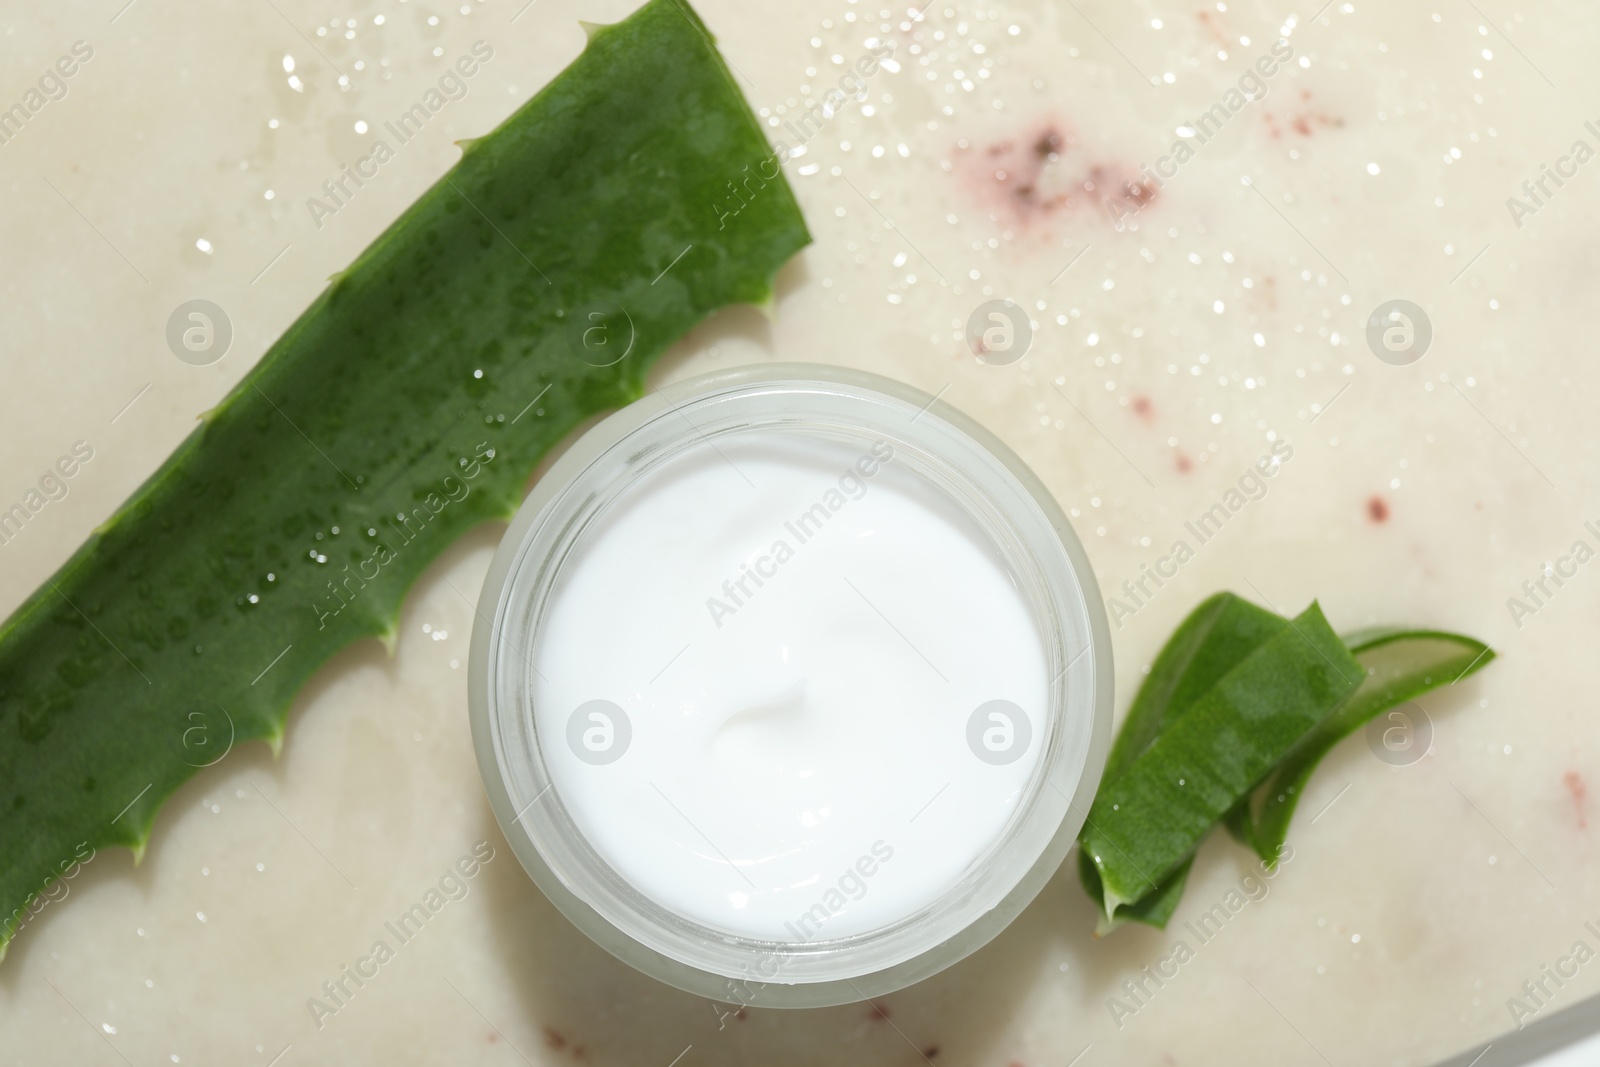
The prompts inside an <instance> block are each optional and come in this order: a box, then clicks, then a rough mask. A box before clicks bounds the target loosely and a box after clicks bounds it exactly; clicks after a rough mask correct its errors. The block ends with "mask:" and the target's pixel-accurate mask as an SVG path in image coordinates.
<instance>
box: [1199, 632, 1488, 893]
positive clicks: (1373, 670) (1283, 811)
mask: <svg viewBox="0 0 1600 1067" xmlns="http://www.w3.org/2000/svg"><path fill="white" fill-rule="evenodd" d="M1344 640H1345V644H1346V646H1347V647H1348V648H1349V649H1350V652H1351V653H1352V654H1353V655H1354V656H1355V658H1356V661H1357V662H1358V663H1360V664H1361V666H1362V670H1363V672H1364V673H1365V675H1366V679H1365V681H1363V682H1362V684H1361V688H1359V689H1358V690H1356V692H1355V693H1354V694H1353V695H1352V696H1351V697H1350V699H1349V700H1348V701H1346V702H1345V704H1344V705H1343V706H1341V707H1340V708H1339V709H1338V710H1337V711H1335V712H1334V713H1333V714H1332V715H1329V716H1328V717H1327V718H1326V719H1324V720H1323V721H1322V722H1320V723H1318V724H1317V725H1316V727H1315V728H1313V729H1312V730H1311V732H1310V733H1308V734H1306V736H1305V737H1304V738H1302V739H1301V741H1300V742H1299V743H1298V744H1296V745H1295V747H1294V749H1293V750H1292V751H1291V752H1290V753H1289V754H1288V755H1287V756H1285V757H1284V758H1283V761H1282V762H1281V763H1279V764H1278V766H1277V767H1275V768H1273V771H1272V773H1271V774H1270V775H1269V776H1268V777H1267V779H1266V781H1265V782H1263V783H1262V784H1261V786H1260V788H1259V789H1257V790H1256V791H1255V793H1254V795H1253V796H1252V798H1251V799H1249V800H1248V801H1247V802H1246V803H1245V804H1241V805H1240V806H1239V808H1238V809H1237V814H1234V815H1232V817H1231V819H1230V823H1234V824H1237V830H1236V833H1235V836H1238V837H1239V839H1240V840H1241V841H1243V842H1244V843H1245V844H1246V845H1247V846H1249V847H1250V848H1252V849H1254V850H1255V853H1256V854H1257V855H1258V856H1260V857H1261V859H1262V860H1263V861H1264V862H1266V864H1267V865H1268V866H1269V867H1270V866H1272V865H1273V864H1275V863H1276V862H1277V857H1278V849H1279V846H1281V845H1282V844H1283V843H1284V841H1285V840H1286V839H1287V837H1288V834H1289V820H1290V819H1292V818H1293V817H1294V810H1295V806H1296V805H1297V804H1298V803H1299V801H1300V797H1301V795H1302V794H1303V793H1304V792H1305V785H1306V782H1308V781H1309V780H1310V779H1311V774H1312V772H1313V771H1315V770H1316V769H1317V764H1319V763H1321V762H1322V758H1323V757H1324V756H1326V755H1327V754H1328V752H1329V751H1330V750H1331V749H1332V748H1333V746H1334V745H1336V744H1338V743H1339V742H1340V741H1342V740H1344V739H1345V738H1346V737H1348V736H1349V735H1350V734H1352V733H1354V732H1355V731H1357V730H1359V729H1361V728H1362V727H1363V726H1365V725H1366V724H1367V723H1368V721H1370V720H1371V719H1372V718H1373V716H1375V715H1378V714H1379V713H1381V712H1383V711H1387V710H1388V709H1390V708H1392V707H1394V706H1395V705H1397V704H1403V703H1405V702H1406V701H1408V700H1412V699H1414V698H1416V697H1418V696H1421V695H1422V694H1423V693H1426V692H1429V691H1430V690H1433V689H1437V688H1439V687H1440V686H1443V685H1454V684H1455V683H1456V682H1459V681H1460V680H1461V679H1462V678H1465V677H1466V676H1467V675H1469V674H1473V673H1475V672H1477V671H1479V670H1482V669H1483V668H1484V667H1486V666H1488V664H1489V663H1490V662H1491V661H1492V660H1493V659H1494V651H1493V650H1492V649H1490V648H1489V646H1488V645H1486V644H1484V643H1483V642H1482V641H1478V640H1476V639H1474V638H1471V637H1467V636H1466V635H1465V634H1457V633H1450V632H1448V631H1445V630H1407V629H1401V628H1393V627H1385V628H1382V629H1371V630H1363V631H1360V632H1358V633H1353V634H1349V635H1346V637H1345V639H1344Z"/></svg>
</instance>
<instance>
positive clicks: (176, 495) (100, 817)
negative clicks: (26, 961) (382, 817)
mask: <svg viewBox="0 0 1600 1067" xmlns="http://www.w3.org/2000/svg"><path fill="white" fill-rule="evenodd" d="M731 189H737V190H738V198H737V199H736V200H735V199H730V196H731V195H732V194H731V193H730V190H731ZM808 240H809V237H808V236H807V233H806V229H805V224H804V222H803V220H802V219H801V217H800V213H799V210H798V208H797V207H796V205H795V201H794V198H793V196H792V195H791V193H790V191H789V188H788V186H787V185H786V183H785V182H784V180H783V178H782V176H781V175H780V174H779V168H778V164H777V162H776V160H775V159H774V158H773V154H772V151H771V150H770V149H769V148H768V146H767V144H766V142H765V140H764V138H763V136H762V133H761V130H760V128H759V126H758V125H757V122H756V119H755V117H754V116H753V115H752V114H751V113H750V110H749V108H748V106H747V105H746V104H745V102H744V100H743V98H742V97H741V96H740V94H739V92H738V90H737V89H736V88H735V86H734V84H733V81H732V79H731V77H730V76H729V73H728V69H727V67H726V65H725V64H724V63H723V61H722V59H721V58H720V57H719V56H718V55H717V53H716V51H715V49H714V48H713V46H712V43H711V38H710V37H709V35H708V34H707V32H706V28H705V27H704V25H702V24H701V22H700V20H699V18H698V17H697V16H696V15H695V14H694V12H692V11H691V10H690V9H689V8H688V6H687V5H686V4H685V3H683V2H682V0H651V2H650V3H648V4H646V5H645V6H644V7H643V8H641V9H640V10H639V11H638V12H636V13H635V14H633V15H632V16H630V17H629V18H627V19H626V20H624V21H623V22H620V23H618V24H616V25H613V26H602V27H590V38H589V41H588V44H587V47H586V48H585V50H584V52H583V54H582V55H581V56H580V57H579V58H578V59H577V60H576V61H574V63H573V64H572V65H571V66H570V67H569V68H568V69H567V70H566V71H565V72H563V73H562V74H561V75H560V76H559V77H557V78H556V79H555V80H554V81H553V82H552V83H551V84H550V85H548V86H547V87H546V88H545V89H544V90H543V91H541V92H540V93H539V94H538V95H537V96H535V97H534V98H533V99H532V100H531V101H529V102H528V103H527V104H526V105H524V106H523V107H522V108H521V109H520V110H519V111H518V112H517V113H516V114H515V115H513V116H512V117H511V118H510V119H509V120H508V121H507V122H506V123H505V124H504V125H502V126H501V127H500V128H499V129H497V130H496V131H495V132H493V133H491V134H489V135H488V136H486V137H483V138H481V139H479V140H475V141H472V142H469V143H467V144H466V145H465V146H464V155H463V158H462V159H461V161H460V162H459V163H458V164H457V165H456V166H455V167H454V168H453V169H452V170H451V171H450V172H449V173H447V174H446V175H445V176H444V178H443V179H442V180H440V181H439V182H438V183H437V184H436V185H435V186H434V187H433V188H431V189H430V190H429V191H428V192H427V193H425V194H423V196H422V197H421V199H419V200H418V201H417V203H416V204H414V205H413V206H412V207H411V208H410V209H408V210H407V211H406V213H405V214H404V215H402V216H401V217H400V218H399V219H398V220H397V221H396V222H395V223H394V224H393V225H391V226H390V227H389V228H388V229H387V230H386V231H385V232H384V233H383V234H382V236H380V237H379V238H378V239H377V240H376V241H375V242H374V243H373V244H372V246H371V247H369V248H368V249H367V250H366V251H365V252H363V253H362V254H361V256H360V257H359V258H358V259H357V260H356V261H355V263H353V264H352V265H351V266H350V267H349V269H348V270H346V271H344V272H342V273H341V274H339V275H337V276H336V277H335V278H334V279H333V281H332V283H331V284H330V285H329V286H328V288H327V289H326V290H325V291H324V292H323V293H322V294H321V295H320V296H319V297H318V298H317V299H316V300H315V302H313V304H312V305H311V307H310V308H309V309H308V310H307V311H306V312H305V313H304V314H303V315H301V316H300V318H299V319H298V320H297V321H296V322H295V323H294V325H293V326H291V327H290V328H289V330H288V332H287V333H285V334H284V336H283V337H282V338H281V339H280V340H279V341H278V342H277V343H276V344H275V345H274V346H273V347H272V348H271V350H270V351H268V352H267V354H266V355H265V356H264V357H263V358H262V360H261V362H260V363H259V364H258V365H257V366H256V367H255V368H254V369H253V370H252V371H251V372H250V373H249V374H248V375H246V376H245V378H244V379H243V380H242V381H241V382H240V383H239V385H238V386H237V387H236V388H235V389H234V390H233V391H232V392H231V393H230V394H229V395H228V396H227V397H226V399H224V400H223V401H222V403H220V404H219V405H218V406H217V407H216V408H214V409H213V410H211V411H209V412H207V413H206V414H205V415H204V416H203V418H202V420H201V424H200V425H199V427H197V428H196V430H195V431H194V433H192V434H191V435H190V436H189V437H188V439H186V440H185V441H184V442H183V444H182V445H180V446H179V448H178V449H177V451H176V452H175V453H174V454H173V455H172V456H171V458H169V459H168V460H167V462H166V463H165V464H164V465H163V466H162V467H161V468H160V469H159V470H158V471H156V473H155V474H154V475H152V476H151V478H150V479H149V480H148V481H147V482H146V483H145V484H144V485H143V486H142V487H141V488H140V489H139V490H138V491H137V492H136V493H135V494H134V495H133V497H132V498H131V499H129V500H128V502H127V503H126V504H124V505H123V506H122V508H121V509H120V510H119V511H118V512H117V513H116V514H115V515H114V516H113V517H112V518H111V519H110V520H109V521H107V522H106V523H105V524H104V525H103V526H101V527H100V528H99V529H98V530H97V531H96V532H95V533H94V535H93V536H92V537H91V538H90V540H89V541H88V543H87V544H85V545H84V546H83V547H82V548H80V549H79V550H78V551H77V552H76V553H75V554H74V555H73V556H72V558H71V559H70V560H68V561H67V563H66V564H65V565H64V566H63V567H62V568H61V569H60V571H58V572H57V573H56V574H55V575H54V576H53V577H51V578H50V579H49V580H48V581H47V582H46V583H45V585H44V587H43V588H42V589H40V590H39V591H38V592H36V593H35V594H34V595H33V596H32V597H30V598H29V599H28V600H27V601H26V602H25V603H24V604H23V605H22V606H21V607H20V608H19V609H18V610H17V611H16V613H15V614H14V615H13V616H12V617H11V618H10V619H9V620H8V621H7V622H6V623H5V625H4V627H3V628H0V813H3V814H0V949H3V947H4V945H5V944H6V943H7V942H9V940H10V938H11V937H12V936H13V935H14V933H15V931H16V929H17V925H18V922H19V921H20V919H21V918H22V916H23V915H24V909H25V907H26V905H27V903H28V902H29V901H30V900H31V899H32V898H34V897H35V896H37V895H38V894H39V893H40V892H41V890H42V889H43V888H44V887H45V885H46V884H47V883H48V882H49V881H50V880H51V879H52V878H54V877H56V876H57V875H58V874H59V872H60V871H62V870H64V869H66V866H67V865H68V864H69V863H70V861H71V860H73V859H74V857H75V856H76V855H77V854H78V853H77V849H78V848H79V847H80V843H86V845H87V847H90V848H99V847H104V846H107V845H117V844H120V845H127V846H130V847H132V848H133V849H134V850H135V851H136V852H142V849H143V847H144V845H145V842H146V841H147V840H148V837H149V833H150V826H151V823H152V821H153V819H154V817H155V814H156V811H157V809H158V808H159V806H160V805H161V803H162V801H163V800H164V799H165V798H166V797H167V796H169V795H170V794H171V793H172V792H173V791H174V790H175V789H177V788H178V786H179V785H180V784H182V783H183V782H184V780H185V779H187V778H188V777H189V776H190V775H192V774H193V773H194V772H195V769H196V766H197V765H204V764H208V763H210V762H214V760H215V759H216V758H217V756H218V754H219V752H225V751H226V750H227V746H228V745H229V744H231V743H233V742H234V741H246V740H251V739H266V740H269V741H271V742H272V743H273V744H274V745H277V744H278V743H279V742H280V740H281V738H282V735H283V730H284V721H285V717H286V715H287V710H288V705H289V702H290V700H291V698H292V697H293V696H294V694H295V692H296V691H297V690H298V689H299V688H300V686H301V685H302V684H303V683H304V682H305V680H306V679H307V678H308V677H310V675H311V674H312V673H313V672H314V671H315V670H316V669H317V668H318V667H319V666H320V665H321V664H322V663H324V662H326V661H327V660H328V658H329V657H330V656H332V655H333V654H334V653H335V652H336V651H337V650H338V649H340V648H341V647H343V646H345V645H348V644H350V643H351V642H353V641H355V640H357V639H360V638H363V637H372V636H380V637H388V638H389V639H390V640H391V641H392V635H393V633H394V627H395V625H396V622H397V619H398V614H399V608H400V603H401V600H402V598H403V596H404V594H405V591H406V589H407V588H408V587H409V586H410V585H411V583H412V582H413V581H415V580H416V578H417V576H418V575H419V574H420V573H421V572H422V571H423V569H424V568H425V567H426V566H427V565H428V563H429V562H430V561H431V560H433V559H434V558H435V557H436V556H437V555H438V554H439V553H440V552H441V551H442V550H443V549H444V548H445V547H446V546H447V545H448V544H449V543H450V542H451V541H452V540H454V539H455V538H456V537H458V536H459V535H460V534H462V533H463V532H464V531H466V530H467V529H469V528H471V527H473V526H475V525H477V524H479V523H481V522H484V521H486V520H491V519H503V518H506V517H508V516H509V515H510V514H511V513H512V511H513V510H514V509H515V507H516V505H517V503H518V501H519V500H520V499H521V496H522V490H523V487H524V485H525V483H526V480H527V478H528V476H529V474H530V473H531V472H532V471H533V470H534V468H535V466H536V465H537V463H538V462H539V459H540V457H541V456H543V455H544V454H545V452H546V451H547V450H548V449H549V448H550V447H551V446H552V445H554V444H555V443H556V442H557V441H559V440H560V439H561V438H562V436H563V435H564V434H566V433H567V432H569V431H570V430H572V429H573V428H574V427H576V426H577V425H579V424H580V423H581V422H582V421H583V420H584V419H585V418H587V417H589V416H590V415H592V414H594V413H596V412H599V411H602V410H605V409H608V408H613V407H617V406H620V405H622V404H625V403H627V402H629V401H631V400H633V399H635V398H637V397H638V396H639V395H640V394H641V392H642V389H643V383H644V375H645V372H646V370H647V368H648V367H649V366H650V364H651V362H652V361H653V360H654V359H655V358H656V357H657V356H658V355H660V353H661V352H662V351H663V350H664V349H665V348H666V347H667V346H668V345H669V344H671V343H672V342H673V341H674V340H675V339H677V338H678V337H680V336H682V335H683V333H684V332H685V331H687V330H688V329H689V328H690V327H691V326H693V325H694V324H695V323H696V322H698V321H700V320H701V319H703V318H704V317H705V316H706V315H707V314H709V313H710V312H712V311H713V310H714V309H716V308H718V307H721V306H724V305H727V304H732V303H738V302H751V303H758V304H759V303H764V302H768V301H770V299H771V296H772V281H773V277H774V275H775V274H776V272H777V270H778V268H779V267H780V266H782V264H783V263H784V262H785V261H786V260H788V259H789V258H790V257H791V256H792V255H793V254H794V253H795V252H796V251H797V250H799V249H800V248H801V247H802V246H803V245H805V244H806V243H807V241H808ZM597 364H606V365H604V366H600V365H597ZM197 730H199V733H198V734H197V733H196V731H197Z"/></svg>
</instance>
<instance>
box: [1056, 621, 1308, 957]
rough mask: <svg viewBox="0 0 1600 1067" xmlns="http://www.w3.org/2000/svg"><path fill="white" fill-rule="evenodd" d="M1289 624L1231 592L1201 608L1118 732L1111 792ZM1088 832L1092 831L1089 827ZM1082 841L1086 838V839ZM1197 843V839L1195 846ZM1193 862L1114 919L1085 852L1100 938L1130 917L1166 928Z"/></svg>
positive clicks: (1170, 643) (1082, 871)
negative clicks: (1174, 725) (1197, 705)
mask: <svg viewBox="0 0 1600 1067" xmlns="http://www.w3.org/2000/svg"><path fill="white" fill-rule="evenodd" d="M1288 625H1289V620H1287V619H1285V618H1284V617H1283V616H1281V615H1278V614H1276V613H1275V612H1271V611H1267V610H1265V609H1263V608H1258V607H1256V606H1255V605H1254V604H1251V603H1250V602H1249V601H1246V600H1243V599H1241V598H1239V597H1237V596H1235V595H1234V594H1232V593H1217V594H1215V595H1214V596H1211V597H1208V598H1207V599H1206V600H1204V601H1203V602H1201V603H1200V605H1199V606H1197V607H1196V608H1195V609H1194V610H1193V611H1191V612H1190V613H1189V615H1188V616H1187V617H1186V618H1185V619H1184V620H1183V622H1182V623H1180V624H1179V625H1178V628H1177V629H1176V630H1174V631H1173V634H1172V636H1171V637H1169V638H1168V639H1167V643H1166V644H1165V645H1164V646H1162V649H1161V652H1160V653H1159V654H1158V655H1157V656H1156V659H1155V662H1154V663H1153V664H1151V666H1150V673H1149V674H1148V675H1146V676H1145V679H1144V681H1143V683H1141V684H1140V686H1139V691H1138V693H1137V694H1135V696H1134V698H1133V703H1132V705H1130V706H1129V708H1128V714H1127V717H1126V718H1124V719H1123V721H1122V726H1121V727H1120V728H1119V729H1118V731H1117V737H1116V740H1115V741H1114V742H1113V743H1112V746H1111V753H1110V755H1109V756H1107V757H1106V768H1105V772H1104V774H1103V775H1102V776H1101V786H1100V788H1101V789H1102V790H1104V789H1105V788H1106V787H1107V786H1108V785H1109V784H1110V783H1112V782H1114V781H1116V780H1117V778H1118V777H1120V776H1121V775H1122V773H1123V772H1124V771H1126V770H1127V768H1128V767H1129V766H1130V765H1131V764H1132V763H1133V762H1134V760H1136V759H1137V758H1138V757H1139V756H1140V755H1142V754H1143V753H1144V752H1145V751H1146V750H1147V749H1148V748H1149V747H1150V746H1151V745H1152V744H1154V743H1155V740H1156V739H1157V738H1158V737H1160V736H1161V734H1162V732H1163V731H1165V730H1166V728H1167V727H1168V726H1170V725H1171V724H1172V723H1174V722H1176V721H1177V720H1178V718H1179V717H1180V716H1182V715H1183V714H1184V713H1185V712H1186V711H1188V710H1189V709H1190V708H1192V707H1193V706H1194V704H1195V702H1196V701H1197V700H1198V699H1199V698H1200V697H1201V696H1203V695H1204V694H1205V692H1206V691H1207V690H1208V689H1210V688H1211V687H1212V686H1214V685H1215V684H1216V683H1217V682H1218V680H1220V679H1221V677H1222V676H1223V675H1225V674H1226V673H1227V672H1228V671H1230V670H1232V669H1233V668H1234V667H1235V666H1236V665H1237V664H1238V663H1239V662H1240V661H1241V660H1242V659H1244V657H1245V656H1246V655H1248V654H1249V653H1250V652H1251V651H1253V650H1254V649H1255V648H1256V646H1258V645H1260V644H1261V642H1262V641H1265V640H1266V639H1267V638H1268V637H1270V636H1272V635H1273V634H1275V633H1277V632H1279V631H1280V630H1282V629H1284V628H1285V627H1287V626H1288ZM1085 833H1087V826H1086V827H1085ZM1080 840H1081V836H1080ZM1196 844H1198V842H1196ZM1191 862H1192V861H1191V860H1185V861H1184V862H1183V863H1182V864H1181V865H1180V866H1179V867H1178V869H1177V870H1176V871H1174V872H1173V873H1172V874H1171V875H1169V876H1168V877H1167V878H1166V879H1164V880H1163V881H1162V883H1161V886H1160V888H1159V889H1157V890H1155V891H1153V892H1150V893H1147V894H1146V895H1145V896H1143V897H1141V898H1140V899H1139V900H1137V901H1133V902H1130V903H1127V904H1124V905H1123V906H1122V907H1121V908H1118V909H1117V913H1116V916H1115V918H1107V917H1106V914H1105V911H1104V908H1103V901H1104V898H1103V896H1102V893H1103V887H1102V885H1101V882H1100V874H1099V872H1098V871H1097V870H1096V869H1095V865H1094V861H1093V860H1091V859H1090V858H1089V853H1088V850H1087V849H1086V848H1080V849H1079V850H1078V878H1079V880H1080V881H1081V882H1082V883H1083V888H1084V890H1085V891H1086V892H1087V893H1088V894H1089V896H1090V897H1091V898H1092V899H1093V900H1094V901H1096V902H1097V903H1100V904H1102V909H1101V921H1100V927H1099V929H1098V930H1097V931H1096V933H1097V934H1099V935H1104V934H1107V933H1110V932H1111V931H1112V930H1113V929H1115V928H1116V927H1117V926H1119V925H1121V924H1122V922H1124V921H1127V920H1132V921H1137V922H1143V923H1147V924H1148V925H1151V926H1155V927H1165V926H1166V924H1167V920H1168V919H1170V918H1171V917H1172V912H1173V909H1175V908H1176V907H1177V906H1178V900H1179V898H1181V897H1182V896H1183V887H1184V883H1185V881H1186V880H1187V878H1188V875H1189V866H1190V863H1191Z"/></svg>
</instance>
